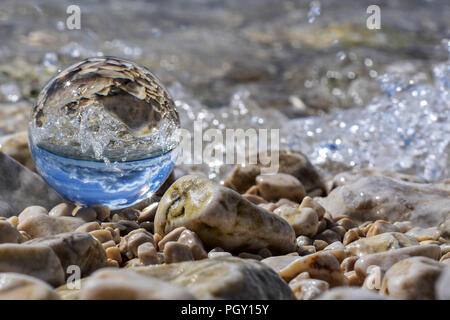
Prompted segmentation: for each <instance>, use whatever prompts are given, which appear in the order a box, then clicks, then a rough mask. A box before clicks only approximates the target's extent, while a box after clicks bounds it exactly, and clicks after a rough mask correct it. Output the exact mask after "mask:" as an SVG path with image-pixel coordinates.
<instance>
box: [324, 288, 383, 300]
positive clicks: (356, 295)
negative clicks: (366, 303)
mask: <svg viewBox="0 0 450 320" xmlns="http://www.w3.org/2000/svg"><path fill="white" fill-rule="evenodd" d="M319 300H386V297H384V296H382V295H381V294H378V293H376V292H375V291H372V290H367V289H362V288H355V287H337V288H333V289H330V290H328V291H326V292H325V293H324V294H322V295H321V296H320V297H319Z"/></svg>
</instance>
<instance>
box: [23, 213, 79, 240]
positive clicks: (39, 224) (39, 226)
mask: <svg viewBox="0 0 450 320" xmlns="http://www.w3.org/2000/svg"><path fill="white" fill-rule="evenodd" d="M84 223H85V221H84V220H82V219H79V218H75V217H49V216H48V215H37V216H33V217H29V218H27V219H26V220H25V221H23V222H21V223H20V224H19V226H18V228H17V229H18V230H20V231H25V232H26V233H27V234H29V235H30V237H31V238H33V239H34V238H40V237H47V236H52V235H56V234H59V233H65V232H72V231H75V230H76V229H77V228H78V227H80V226H81V225H83V224H84Z"/></svg>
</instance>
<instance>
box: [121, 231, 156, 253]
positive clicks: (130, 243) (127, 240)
mask: <svg viewBox="0 0 450 320" xmlns="http://www.w3.org/2000/svg"><path fill="white" fill-rule="evenodd" d="M145 242H150V243H151V244H154V240H153V235H152V234H151V233H150V232H148V231H146V230H144V229H136V230H133V231H131V232H130V233H128V234H127V235H126V236H125V237H123V238H122V240H121V241H120V246H119V248H120V252H121V253H122V254H123V255H125V256H127V257H128V259H133V258H135V257H137V254H138V247H139V246H140V245H141V244H143V243H145Z"/></svg>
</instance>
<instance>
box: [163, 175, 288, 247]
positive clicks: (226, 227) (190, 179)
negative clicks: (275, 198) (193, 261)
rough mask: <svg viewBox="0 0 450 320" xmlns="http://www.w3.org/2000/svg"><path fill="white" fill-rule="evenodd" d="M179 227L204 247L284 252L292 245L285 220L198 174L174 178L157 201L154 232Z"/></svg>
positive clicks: (168, 230) (164, 233)
mask: <svg viewBox="0 0 450 320" xmlns="http://www.w3.org/2000/svg"><path fill="white" fill-rule="evenodd" d="M183 226H184V227H186V228H187V229H189V230H192V231H194V232H195V233H196V234H197V235H198V236H199V238H200V239H201V240H202V243H203V244H204V245H205V246H206V247H208V248H214V247H222V248H224V249H225V250H227V251H239V252H242V251H245V252H257V251H258V250H260V249H262V248H266V247H267V248H268V249H269V250H270V251H271V252H280V253H288V252H292V251H294V250H295V246H296V245H295V232H294V230H293V229H292V227H291V226H290V225H289V223H288V222H287V221H286V220H284V219H283V218H281V217H279V216H277V215H276V214H273V213H272V212H269V211H267V210H264V209H262V208H260V207H258V206H257V205H255V204H253V203H251V202H250V201H248V200H246V199H244V198H243V197H242V196H241V195H240V194H238V193H237V192H235V191H233V190H231V189H228V188H225V187H222V186H220V185H216V184H214V183H213V182H211V181H209V180H207V179H205V178H203V177H200V176H192V175H190V176H184V177H182V178H180V179H178V180H177V181H176V182H175V183H174V184H172V185H171V186H170V188H169V189H168V190H167V191H166V193H165V194H164V196H163V197H162V199H161V200H160V202H159V205H158V210H157V212H156V217H155V232H156V233H158V234H160V235H162V236H164V235H166V234H168V233H169V232H170V231H172V230H174V229H176V228H178V227H183Z"/></svg>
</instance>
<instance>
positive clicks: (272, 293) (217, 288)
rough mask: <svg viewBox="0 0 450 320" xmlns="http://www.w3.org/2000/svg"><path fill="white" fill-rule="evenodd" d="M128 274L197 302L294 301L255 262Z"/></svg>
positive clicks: (67, 293) (64, 293) (228, 260)
mask: <svg viewBox="0 0 450 320" xmlns="http://www.w3.org/2000/svg"><path fill="white" fill-rule="evenodd" d="M128 270H132V271H135V272H137V273H139V274H141V275H143V276H147V277H153V278H157V279H159V280H161V281H168V282H170V283H172V284H174V285H177V286H181V287H184V288H185V289H187V290H188V291H189V292H191V293H192V294H193V295H194V296H195V298H197V299H201V300H209V299H225V300H295V296H294V294H293V293H292V291H291V289H290V288H289V286H288V284H287V283H286V282H285V281H283V280H282V279H281V278H280V277H279V276H278V275H277V274H276V272H274V271H273V270H272V269H271V268H270V267H268V266H267V265H265V264H263V263H261V262H259V261H255V260H244V259H240V258H236V257H216V258H214V259H203V260H197V261H188V262H179V263H171V264H161V265H152V266H143V267H131V268H130V269H128ZM87 279H89V278H87ZM87 279H83V280H82V284H83V283H84V282H86V281H87ZM193 279H195V281H193ZM82 287H83V285H82ZM56 291H57V292H58V293H59V294H60V295H61V297H63V299H77V298H78V294H79V292H78V291H77V290H68V289H67V287H66V286H62V287H60V288H58V289H57V290H56Z"/></svg>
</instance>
